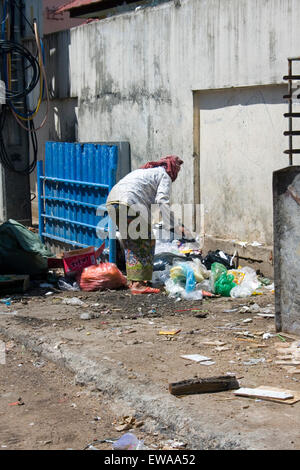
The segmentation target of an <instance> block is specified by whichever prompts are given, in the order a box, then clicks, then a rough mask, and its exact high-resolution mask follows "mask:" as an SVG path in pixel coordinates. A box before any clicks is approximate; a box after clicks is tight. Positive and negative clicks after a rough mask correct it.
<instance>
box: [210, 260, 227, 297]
mask: <svg viewBox="0 0 300 470" xmlns="http://www.w3.org/2000/svg"><path fill="white" fill-rule="evenodd" d="M222 274H227V269H226V268H225V266H224V265H223V264H221V263H213V264H212V265H211V271H210V292H213V293H215V284H216V281H217V280H218V279H219V277H220V276H221V275H222Z"/></svg>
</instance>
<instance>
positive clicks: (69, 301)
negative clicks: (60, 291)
mask: <svg viewBox="0 0 300 470" xmlns="http://www.w3.org/2000/svg"><path fill="white" fill-rule="evenodd" d="M62 303H63V304H66V305H85V303H84V302H82V300H80V299H78V297H71V298H68V299H63V301H62Z"/></svg>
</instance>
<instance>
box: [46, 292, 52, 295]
mask: <svg viewBox="0 0 300 470" xmlns="http://www.w3.org/2000/svg"><path fill="white" fill-rule="evenodd" d="M52 294H54V292H52V291H49V292H46V294H45V295H52Z"/></svg>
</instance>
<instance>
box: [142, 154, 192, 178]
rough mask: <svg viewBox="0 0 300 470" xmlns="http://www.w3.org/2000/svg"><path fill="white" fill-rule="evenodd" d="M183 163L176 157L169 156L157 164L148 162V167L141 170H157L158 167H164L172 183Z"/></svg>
mask: <svg viewBox="0 0 300 470" xmlns="http://www.w3.org/2000/svg"><path fill="white" fill-rule="evenodd" d="M182 164H183V161H182V160H181V159H180V158H179V157H177V156H176V155H168V156H167V157H163V158H161V159H160V160H158V161H157V162H148V163H146V165H143V166H141V169H147V168H155V167H158V166H162V167H164V169H165V170H166V172H167V173H168V175H169V176H170V178H171V180H172V181H175V180H176V178H177V175H178V173H179V170H180V166H181V165H182Z"/></svg>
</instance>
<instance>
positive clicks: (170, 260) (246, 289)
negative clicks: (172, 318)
mask: <svg viewBox="0 0 300 470" xmlns="http://www.w3.org/2000/svg"><path fill="white" fill-rule="evenodd" d="M152 282H153V283H154V284H156V285H164V286H165V289H166V291H167V293H168V295H169V297H172V298H178V299H180V298H183V299H185V300H201V299H202V298H203V297H204V296H216V295H218V296H222V297H232V298H245V297H249V296H251V295H259V294H262V293H263V292H264V290H263V289H264V288H266V289H268V290H273V289H274V284H271V281H270V280H269V279H267V278H263V277H261V276H258V275H257V274H256V271H255V270H254V269H252V268H250V267H248V266H245V267H241V266H238V267H237V266H235V263H234V256H230V255H228V254H226V253H224V252H223V251H221V250H216V251H215V252H209V253H208V254H207V256H206V257H205V258H203V259H202V257H201V256H197V257H194V258H193V256H190V253H189V255H188V256H186V255H185V256H179V255H178V254H175V253H161V254H157V255H155V262H154V273H153V278H152Z"/></svg>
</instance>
